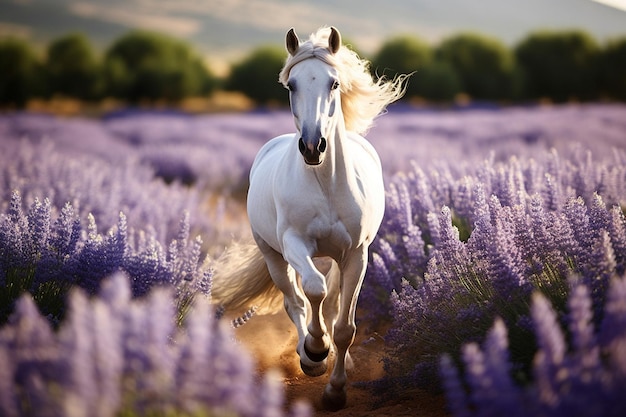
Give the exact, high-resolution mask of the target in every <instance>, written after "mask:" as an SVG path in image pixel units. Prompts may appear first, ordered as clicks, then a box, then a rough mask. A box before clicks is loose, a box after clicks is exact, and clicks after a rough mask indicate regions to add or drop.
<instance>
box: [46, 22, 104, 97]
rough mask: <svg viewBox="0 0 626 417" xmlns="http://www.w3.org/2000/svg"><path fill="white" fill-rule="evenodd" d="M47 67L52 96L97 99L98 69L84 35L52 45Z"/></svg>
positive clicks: (71, 36)
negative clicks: (54, 94) (60, 95)
mask: <svg viewBox="0 0 626 417" xmlns="http://www.w3.org/2000/svg"><path fill="white" fill-rule="evenodd" d="M46 64H47V65H46V71H47V76H48V87H49V89H50V90H51V91H52V92H54V93H56V94H62V95H65V96H69V97H75V98H79V99H83V100H89V99H94V98H96V96H97V95H98V88H99V87H101V86H98V82H99V80H100V75H101V74H100V66H99V64H98V61H97V59H96V56H95V54H94V52H93V50H92V48H91V45H90V44H89V41H88V40H87V38H86V37H85V36H84V35H82V34H79V33H74V34H70V35H67V36H64V37H62V38H60V39H57V40H55V41H54V42H52V43H51V44H50V45H49V47H48V58H47V63H46Z"/></svg>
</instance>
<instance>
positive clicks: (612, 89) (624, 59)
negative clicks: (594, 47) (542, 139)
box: [598, 37, 626, 101]
mask: <svg viewBox="0 0 626 417" xmlns="http://www.w3.org/2000/svg"><path fill="white" fill-rule="evenodd" d="M598 75H599V77H598V80H599V84H600V85H599V89H600V91H601V92H602V94H603V95H605V96H608V97H611V98H613V99H617V100H621V101H626V37H624V38H620V39H614V40H612V41H609V42H608V43H607V45H606V47H605V48H604V49H603V50H602V52H601V54H600V59H599V64H598Z"/></svg>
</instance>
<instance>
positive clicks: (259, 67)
mask: <svg viewBox="0 0 626 417" xmlns="http://www.w3.org/2000/svg"><path fill="white" fill-rule="evenodd" d="M286 56H287V55H286V52H285V51H284V49H283V48H282V47H277V46H263V47H260V48H258V49H256V50H254V51H253V52H252V53H251V54H250V55H249V56H248V57H246V58H244V60H243V61H241V62H239V63H238V64H235V65H234V66H233V68H232V71H231V73H230V76H229V77H228V79H227V80H226V89H228V90H231V91H241V92H242V93H244V94H245V95H247V96H248V97H250V98H251V99H252V100H254V101H256V102H257V103H260V104H269V103H281V104H287V103H288V102H289V96H288V94H287V93H286V91H285V89H284V88H283V86H282V85H280V83H279V82H278V74H279V73H280V70H281V69H282V67H283V64H284V62H285V58H286Z"/></svg>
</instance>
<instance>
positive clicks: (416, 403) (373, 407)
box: [236, 313, 447, 417]
mask: <svg viewBox="0 0 626 417" xmlns="http://www.w3.org/2000/svg"><path fill="white" fill-rule="evenodd" d="M236 335H237V337H238V339H239V340H240V341H241V342H242V343H243V344H244V345H245V346H246V347H247V348H248V349H249V350H250V351H251V352H252V354H253V355H254V356H255V358H256V359H257V362H258V363H259V366H260V368H261V370H262V371H263V370H267V369H279V370H280V371H281V373H282V374H283V376H284V383H285V393H286V396H287V402H288V403H292V402H294V401H296V400H298V399H306V400H307V401H309V402H310V403H312V405H313V407H314V410H315V416H333V417H357V416H358V417H363V416H381V417H392V416H393V417H409V416H411V417H412V416H416V415H419V416H420V417H443V416H446V415H447V414H446V412H445V405H444V399H443V398H442V397H441V396H432V395H430V394H428V393H425V392H422V391H413V392H411V393H410V394H407V395H406V396H404V397H402V398H397V399H394V400H393V401H388V402H386V403H384V404H382V405H377V404H376V401H375V396H374V395H372V392H370V391H369V390H367V389H364V388H358V387H354V386H350V387H349V388H348V403H347V405H346V407H345V408H344V409H342V410H340V411H335V412H329V411H326V410H324V409H323V408H322V405H321V394H322V391H323V389H324V386H325V385H326V383H327V381H328V373H326V374H325V375H323V376H321V377H318V378H311V377H308V376H306V375H304V373H302V371H301V370H300V367H299V361H298V356H297V355H296V353H295V346H296V342H297V335H296V332H295V329H294V328H293V324H292V323H291V322H290V321H289V318H288V317H287V315H286V314H285V313H279V314H275V315H271V316H255V317H253V318H252V319H251V320H250V322H248V323H247V324H246V325H244V326H242V327H240V328H239V329H237V330H236ZM382 348H383V340H382V337H380V336H378V335H376V334H373V335H364V334H363V332H358V333H357V338H356V340H355V343H354V345H353V346H352V349H351V351H350V352H351V354H352V357H353V359H354V363H355V369H353V370H352V372H349V374H348V376H349V378H350V381H351V382H359V381H360V382H364V381H372V380H375V379H377V378H379V377H380V376H382V374H383V370H382V366H381V363H380V358H381V355H382Z"/></svg>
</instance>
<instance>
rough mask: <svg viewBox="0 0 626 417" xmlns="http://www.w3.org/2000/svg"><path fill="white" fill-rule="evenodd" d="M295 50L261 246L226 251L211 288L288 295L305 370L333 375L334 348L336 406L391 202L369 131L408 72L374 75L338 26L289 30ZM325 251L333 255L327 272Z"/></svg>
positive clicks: (266, 171)
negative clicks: (371, 257) (290, 126)
mask: <svg viewBox="0 0 626 417" xmlns="http://www.w3.org/2000/svg"><path fill="white" fill-rule="evenodd" d="M286 46H287V51H288V52H289V56H288V58H287V61H286V63H285V66H284V68H283V69H282V71H281V73H280V76H279V80H280V82H281V83H282V84H283V85H284V86H285V87H286V88H287V89H288V90H289V98H290V103H291V111H292V113H293V116H294V121H295V125H296V130H297V133H295V134H287V135H282V136H279V137H276V138H274V139H272V140H271V141H269V142H268V143H266V144H265V145H264V146H263V147H262V149H261V150H260V151H259V153H258V155H257V157H256V159H255V161H254V164H253V166H252V170H251V172H250V189H249V191H248V215H249V219H250V224H251V227H252V233H253V236H254V240H255V241H256V245H257V247H258V248H257V247H252V248H251V247H249V246H248V247H246V246H241V245H240V246H234V247H233V248H231V250H229V251H227V253H226V254H225V255H224V256H223V258H221V259H220V260H219V261H218V264H217V266H216V268H215V275H214V278H213V294H212V295H213V298H214V301H215V302H217V303H221V304H223V305H225V306H226V307H227V308H229V309H233V308H247V307H249V306H250V305H251V304H257V305H261V306H263V305H265V306H266V307H271V306H275V305H276V303H274V301H276V300H277V299H279V298H280V294H281V293H282V295H283V301H284V306H285V309H286V311H287V314H288V315H289V317H290V318H291V320H292V321H293V323H294V324H295V326H296V329H297V331H298V345H297V353H298V355H299V356H300V365H301V368H302V370H303V371H304V373H306V374H307V375H310V376H319V375H322V374H324V373H325V372H326V369H327V356H328V354H329V350H330V348H331V347H332V344H333V343H334V349H335V352H336V363H335V365H334V367H333V370H332V373H331V375H330V380H329V383H328V384H327V385H326V388H325V390H324V395H323V402H324V405H325V407H326V408H329V409H339V408H342V407H343V406H344V405H345V403H346V380H347V376H346V362H347V365H348V366H349V365H350V364H351V360H350V357H349V355H348V349H349V347H350V346H351V344H352V342H353V341H354V336H355V333H356V324H355V318H354V316H355V310H356V303H357V298H358V295H359V291H360V288H361V284H362V282H363V277H364V275H365V269H366V266H367V258H368V247H369V245H370V244H371V242H372V240H373V239H374V237H375V235H376V233H377V231H378V228H379V226H380V223H381V221H382V218H383V214H384V209H385V189H384V185H383V176H382V170H381V165H380V159H379V157H378V155H377V153H376V151H375V150H374V148H373V147H372V146H371V145H370V144H369V142H367V141H366V140H365V139H364V138H363V137H362V136H360V134H361V133H364V132H365V131H367V129H368V128H369V127H370V126H371V124H372V122H373V119H374V118H375V117H376V116H377V115H379V114H380V113H381V112H382V111H383V110H384V109H385V107H386V106H387V105H388V104H389V103H391V102H393V101H395V100H397V99H398V98H400V97H401V96H402V94H403V93H404V82H403V81H404V78H405V77H398V78H396V79H395V80H392V81H388V82H385V81H383V80H378V81H376V82H375V81H373V80H372V77H371V75H370V73H369V71H368V63H367V62H366V61H363V60H360V59H359V58H358V56H357V55H356V54H355V53H354V52H352V51H351V50H349V49H348V48H346V47H345V46H342V44H341V35H340V34H339V32H338V31H337V30H336V29H335V28H332V27H331V28H322V29H320V30H318V31H317V32H316V33H314V34H313V35H311V37H310V39H309V40H308V41H306V42H304V43H300V41H299V39H298V37H297V35H296V34H295V32H294V30H293V29H291V30H290V31H289V32H288V33H287V37H286ZM317 257H328V258H330V259H331V260H332V262H331V263H330V268H327V270H326V271H325V275H324V274H322V273H321V272H320V270H319V268H318V266H316V263H314V258H317ZM327 263H328V262H327ZM318 265H319V264H318Z"/></svg>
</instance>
